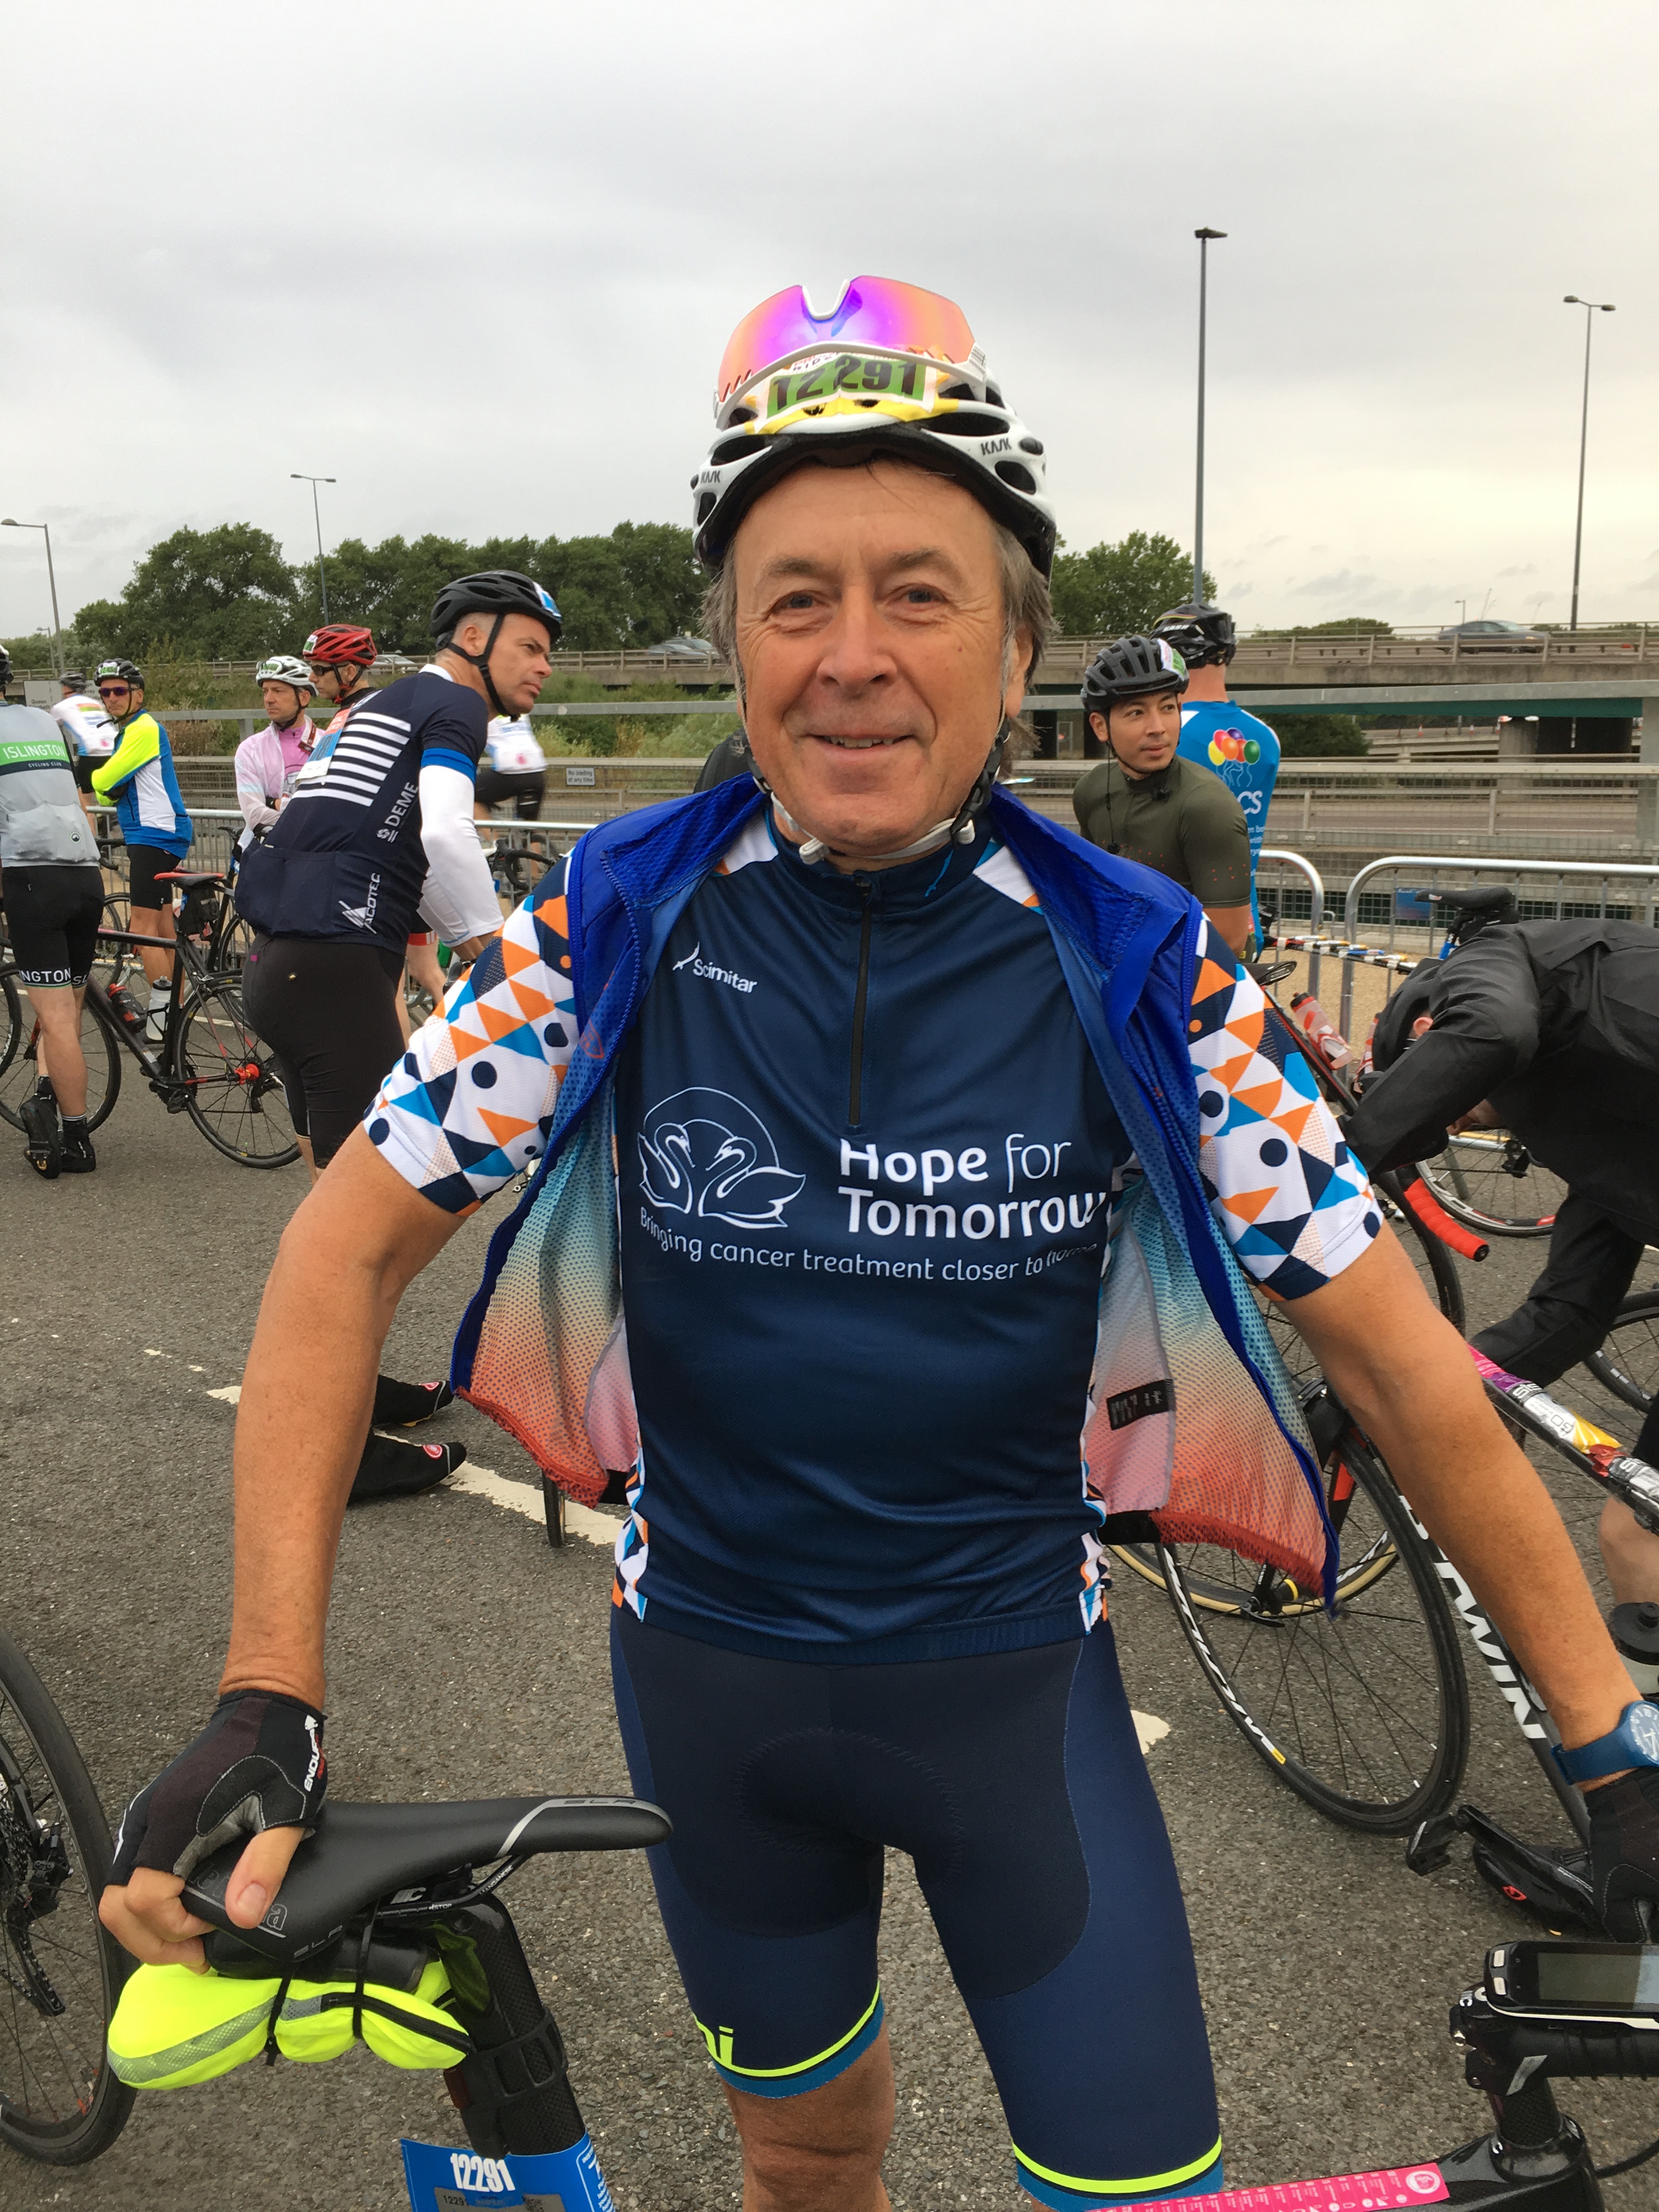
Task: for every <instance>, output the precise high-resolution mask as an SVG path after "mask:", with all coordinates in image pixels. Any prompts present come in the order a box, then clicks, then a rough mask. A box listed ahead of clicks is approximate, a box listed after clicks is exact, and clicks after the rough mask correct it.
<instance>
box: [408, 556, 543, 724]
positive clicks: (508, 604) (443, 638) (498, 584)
mask: <svg viewBox="0 0 1659 2212" xmlns="http://www.w3.org/2000/svg"><path fill="white" fill-rule="evenodd" d="M468 615H493V616H494V617H495V620H494V621H493V622H492V623H491V624H490V626H489V636H488V638H486V639H485V641H484V649H483V652H482V653H467V652H465V651H463V649H462V648H461V647H459V645H457V644H456V642H455V632H456V631H457V630H458V629H459V628H460V625H461V624H462V623H464V622H465V619H466V617H468ZM509 615H528V616H529V617H531V619H532V622H538V623H541V624H542V625H543V627H544V629H545V630H546V632H547V642H548V646H549V647H550V648H551V647H554V646H556V644H557V643H558V641H559V633H560V631H561V630H562V629H563V628H564V623H563V620H562V617H561V616H560V613H559V610H558V607H557V605H556V603H555V601H554V598H553V594H552V592H544V590H543V589H542V587H541V586H540V585H539V584H538V583H537V581H536V580H535V579H534V577H532V576H521V575H520V574H519V572H518V570H517V569H516V568H486V569H485V570H484V571H483V574H480V575H477V576H458V577H457V578H456V579H455V580H454V582H453V584H446V585H445V586H444V587H443V589H442V591H441V592H439V594H438V596H437V598H436V599H435V600H434V601H433V603H432V622H431V629H432V635H433V636H434V637H435V639H436V640H437V646H438V650H439V652H441V653H459V654H460V657H461V659H463V660H470V661H471V664H472V665H473V666H474V667H475V668H476V669H477V671H478V673H479V675H480V676H482V677H483V680H484V690H486V691H488V692H489V703H490V705H491V706H492V707H493V708H495V712H496V713H497V714H506V712H507V708H505V707H504V706H503V705H502V704H501V697H500V695H499V694H498V693H497V691H496V690H495V683H494V681H493V679H492V678H491V676H490V673H489V656H490V654H491V653H494V651H495V641H496V639H497V638H498V637H499V636H500V635H501V624H502V623H504V622H505V621H506V620H507V617H508V616H509Z"/></svg>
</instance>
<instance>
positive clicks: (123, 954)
mask: <svg viewBox="0 0 1659 2212" xmlns="http://www.w3.org/2000/svg"><path fill="white" fill-rule="evenodd" d="M99 927H100V928H103V929H118V930H127V931H130V930H131V927H132V902H131V899H130V898H129V897H128V896H127V895H126V893H125V891H111V892H110V893H109V894H108V895H107V896H106V898H105V900H104V918H103V921H101V922H100V925H99ZM137 961H138V948H137V945H108V944H105V943H102V942H100V945H99V946H98V949H97V951H96V952H95V953H94V956H93V963H92V964H93V967H94V969H95V970H96V971H97V975H98V980H99V981H100V983H101V984H102V985H103V987H104V988H105V989H106V990H108V988H109V987H110V985H111V984H112V983H118V982H120V981H121V980H122V979H123V977H124V976H125V974H126V972H127V969H129V968H131V967H136V966H137Z"/></svg>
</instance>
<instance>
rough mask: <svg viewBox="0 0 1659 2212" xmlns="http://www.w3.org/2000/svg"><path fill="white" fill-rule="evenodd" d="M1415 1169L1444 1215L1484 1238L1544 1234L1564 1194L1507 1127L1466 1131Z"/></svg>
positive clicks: (1561, 1184)
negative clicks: (1465, 1225)
mask: <svg viewBox="0 0 1659 2212" xmlns="http://www.w3.org/2000/svg"><path fill="white" fill-rule="evenodd" d="M1417 1171H1418V1173H1419V1175H1420V1176H1422V1178H1423V1180H1424V1182H1425V1183H1427V1184H1428V1186H1429V1188H1430V1189H1431V1191H1432V1192H1433V1193H1434V1194H1435V1196H1436V1198H1437V1199H1438V1200H1439V1201H1440V1203H1441V1205H1442V1206H1444V1207H1445V1209H1446V1211H1447V1212H1448V1213H1449V1214H1450V1215H1452V1216H1453V1218H1455V1219H1456V1220H1458V1221H1462V1222H1464V1223H1466V1224H1467V1225H1468V1227H1470V1228H1471V1229H1478V1230H1480V1232H1481V1234H1482V1235H1483V1236H1486V1237H1547V1236H1548V1235H1549V1233H1550V1231H1551V1229H1552V1228H1553V1225H1554V1222H1555V1212H1556V1208H1557V1207H1558V1206H1559V1205H1560V1203H1561V1200H1563V1198H1565V1195H1566V1188H1567V1187H1566V1185H1565V1183H1564V1182H1562V1181H1561V1178H1560V1177H1559V1176H1553V1175H1552V1174H1551V1173H1550V1171H1549V1170H1548V1169H1547V1168H1543V1167H1540V1166H1539V1164H1538V1163H1537V1162H1536V1161H1535V1160H1534V1158H1533V1157H1532V1154H1531V1153H1530V1152H1528V1150H1527V1148H1526V1146H1524V1145H1523V1144H1522V1142H1521V1140H1520V1139H1519V1138H1518V1137H1514V1136H1511V1135H1510V1132H1509V1131H1508V1130H1507V1129H1466V1130H1464V1131H1463V1133H1462V1135H1461V1136H1456V1137H1454V1138H1453V1139H1451V1141H1450V1143H1449V1144H1448V1146H1446V1149H1445V1151H1444V1152H1438V1153H1437V1154H1436V1155H1435V1157H1434V1158H1433V1159H1431V1160H1419V1162H1418V1164H1417Z"/></svg>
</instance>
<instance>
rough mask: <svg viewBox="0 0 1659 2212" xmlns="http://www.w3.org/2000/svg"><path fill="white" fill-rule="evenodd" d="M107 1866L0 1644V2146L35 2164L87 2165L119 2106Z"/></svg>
mask: <svg viewBox="0 0 1659 2212" xmlns="http://www.w3.org/2000/svg"><path fill="white" fill-rule="evenodd" d="M110 1861H111V1850H110V1836H109V1828H108V1826H107V1824H106V1821H105V1819H104V1814H103V1808H102V1807H101V1806H100V1804H99V1802H98V1795H97V1792H96V1790H94V1788H93V1786H92V1781H91V1778H90V1777H89V1776H88V1772H87V1770H86V1765H85V1763H84V1761H83V1760H82V1757H81V1754H80V1753H79V1752H78V1751H77V1750H76V1746H75V1739H74V1737H73V1736H72V1735H70V1732H69V1729H68V1728H67V1727H66V1726H65V1725H64V1718H63V1716H62V1714H60V1713H59V1711H58V1708H57V1706H56V1705H54V1704H53V1703H52V1699H51V1697H50V1696H49V1695H48V1694H47V1692H46V1688H45V1686H44V1685H43V1684H42V1682H41V1680H40V1676H39V1675H38V1674H36V1673H35V1671H34V1669H33V1667H31V1666H30V1664H29V1662H28V1661H27V1659H26V1658H25V1657H24V1656H23V1654H22V1653H21V1651H20V1650H18V1648H17V1646H16V1645H15V1644H14V1643H13V1642H12V1641H11V1639H10V1638H9V1637H7V1636H4V1635H0V1984H3V1986H0V2142H5V2143H8V2144H9V2145H10V2147H11V2148H12V2149H14V2150H16V2151H21V2152H23V2153H24V2154H25V2155H26V2156H27V2157H29V2158H33V2159H39V2160H43V2161H44V2162H45V2163H46V2164H47V2165H49V2166H79V2165H82V2163H84V2161H85V2160H88V2159H92V2158H96V2157H97V2155H98V2154H99V2153H100V2151H103V2150H107V2149H108V2148H109V2146H110V2144H111V2143H112V2142H114V2140H115V2138H116V2136H118V2135H119V2134H120V2132H121V2130H122V2128H123V2126H124V2125H125V2122H126V2118H127V2114H128V2112H130V2111H131V2108H132V2091H131V2089H129V2088H128V2087H126V2086H125V2084H124V2083H123V2082H121V2081H118V2080H117V2079H116V2077H115V2075H114V2074H113V2073H112V2071H111V2069H110V2065H109V2061H108V2059H107V2057H106V2053H105V2047H104V2039H105V2035H106V2032H107V2030H108V2026H109V2021H110V2017H111V2015H112V2013H113V2011H114V2009H115V2003H116V2000H117V1998H118V1996H119V1994H120V1990H121V1984H122V1982H123V1980H124V1979H125V1975H126V1972H127V1971H128V1967H127V1960H126V1957H125V1953H124V1952H123V1951H122V1950H121V1949H120V1948H119V1946H118V1944H117V1943H116V1942H114V1940H113V1939H112V1937H111V1936H107V1935H106V1933H105V1931H104V1929H103V1928H102V1926H101V1925H100V1923H99V1919H98V1897H99V1893H100V1891H101V1890H102V1888H103V1887H104V1885H105V1883H106V1881H108V1880H109V1877H110Z"/></svg>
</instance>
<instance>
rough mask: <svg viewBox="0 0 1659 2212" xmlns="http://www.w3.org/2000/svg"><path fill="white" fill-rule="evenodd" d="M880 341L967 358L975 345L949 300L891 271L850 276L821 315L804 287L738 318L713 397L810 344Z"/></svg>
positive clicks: (894, 348) (721, 397)
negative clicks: (885, 274)
mask: <svg viewBox="0 0 1659 2212" xmlns="http://www.w3.org/2000/svg"><path fill="white" fill-rule="evenodd" d="M849 344H864V345H871V346H879V347H880V348H882V349H884V351H887V352H890V353H911V354H926V355H928V356H931V357H932V358H933V360H935V361H950V362H965V361H966V360H967V359H968V357H969V355H970V354H971V353H972V352H973V349H974V334H973V332H972V331H971V330H969V327H968V318H967V317H966V316H965V315H964V314H963V312H962V310H961V308H960V307H957V304H956V302H955V301H952V300H947V299H945V297H944V296H943V295H942V294H940V293H938V292H924V291H923V290H922V289H921V287H920V285H916V284H902V283H899V282H898V280H897V278H896V277H892V276H854V278H853V279H852V281H851V282H850V283H848V284H847V285H846V286H845V287H844V288H843V289H842V295H841V297H840V298H839V299H838V300H837V301H836V304H835V306H834V307H831V308H830V310H829V313H828V314H826V315H815V314H814V313H812V310H811V307H810V306H809V305H808V303H807V298H806V292H805V287H804V286H802V285H799V284H793V285H791V286H790V288H789V289H788V290H787V292H775V293H774V294H773V295H772V297H771V298H770V299H769V300H763V301H761V304H760V305H759V307H756V308H753V309H751V311H750V313H748V314H746V315H745V316H744V319H743V320H742V321H741V322H740V323H739V324H738V327H737V328H736V330H734V331H732V335H731V337H730V338H728V339H727V341H726V351H725V353H724V354H723V355H722V356H721V357H720V376H719V378H718V380H717V382H716V386H715V394H714V397H715V404H716V405H717V406H718V405H720V404H723V403H724V402H725V401H726V399H728V398H730V397H731V395H732V392H735V391H736V390H737V389H738V386H739V385H741V384H744V383H746V382H747V381H748V380H749V379H750V377H751V376H754V375H756V374H758V373H759V371H760V370H762V369H763V368H770V367H771V365H772V363H773V362H775V361H783V360H785V359H787V357H788V356H790V355H792V354H796V353H799V352H800V351H802V350H803V349H805V348H806V347H808V346H811V345H822V346H826V347H828V346H847V345H849Z"/></svg>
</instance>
